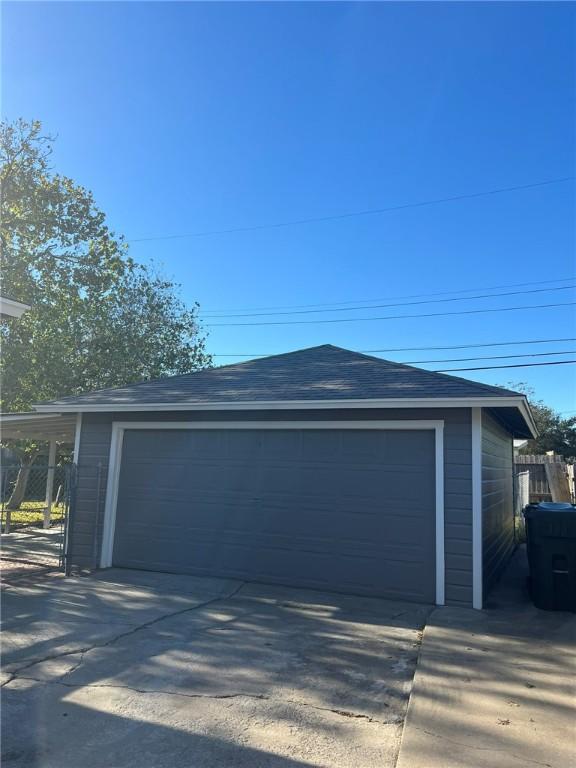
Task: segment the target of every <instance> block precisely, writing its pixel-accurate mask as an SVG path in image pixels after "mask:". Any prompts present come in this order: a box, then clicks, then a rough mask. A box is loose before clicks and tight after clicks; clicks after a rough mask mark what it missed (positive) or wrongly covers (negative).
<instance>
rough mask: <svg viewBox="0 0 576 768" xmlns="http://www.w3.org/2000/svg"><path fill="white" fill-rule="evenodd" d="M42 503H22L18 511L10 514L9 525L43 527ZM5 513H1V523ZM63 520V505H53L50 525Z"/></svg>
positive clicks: (15, 510)
mask: <svg viewBox="0 0 576 768" xmlns="http://www.w3.org/2000/svg"><path fill="white" fill-rule="evenodd" d="M44 507H45V505H44V503H43V502H42V501H23V502H22V504H20V507H19V508H18V509H14V510H12V512H11V517H10V520H11V525H12V526H13V527H17V526H22V525H43V523H44ZM6 515H7V512H6V510H3V511H2V522H3V523H4V521H5V520H6ZM63 518H64V504H53V505H52V514H51V516H50V521H51V523H52V524H53V523H55V522H60V521H61V520H62V519H63Z"/></svg>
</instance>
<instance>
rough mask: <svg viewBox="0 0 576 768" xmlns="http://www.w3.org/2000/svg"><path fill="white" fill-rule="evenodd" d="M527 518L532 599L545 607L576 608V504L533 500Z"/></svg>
mask: <svg viewBox="0 0 576 768" xmlns="http://www.w3.org/2000/svg"><path fill="white" fill-rule="evenodd" d="M524 520H525V522H526V543H527V548H528V564H529V566H530V596H531V597H532V602H533V603H534V605H535V606H536V607H537V608H542V609H543V610H545V611H574V612H576V507H575V506H573V505H572V504H562V503H554V502H541V503H540V504H529V505H528V506H527V507H526V509H525V510H524Z"/></svg>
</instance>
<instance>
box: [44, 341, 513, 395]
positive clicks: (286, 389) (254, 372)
mask: <svg viewBox="0 0 576 768" xmlns="http://www.w3.org/2000/svg"><path fill="white" fill-rule="evenodd" d="M510 396H518V393H516V392H511V391H510V390H507V389H503V388H501V387H492V386H489V385H488V384H480V383H478V382H475V381H469V380H468V379H462V378H459V377H456V376H449V375H447V374H443V373H433V372H431V371H425V370H422V369H421V368H414V367H413V366H409V365H403V364H402V363H395V362H391V361H389V360H382V359H381V358H378V357H372V356H370V355H365V354H361V353H359V352H352V351H350V350H347V349H342V348H341V347H335V346H332V345H331V344H324V345H322V346H319V347H310V348H308V349H301V350H298V351H296V352H288V353H285V354H281V355H273V356H271V357H264V358H259V359H256V360H249V361H247V362H244V363H235V364H232V365H226V366H222V367H219V368H208V369H204V370H201V371H196V372H194V373H188V374H183V375H180V376H172V377H169V378H163V379H155V380H153V381H145V382H141V383H140V384H132V385H128V386H124V387H118V388H116V389H103V390H98V391H96V392H89V393H87V394H84V395H78V396H73V397H63V398H59V399H57V400H51V401H49V402H48V403H46V402H45V403H42V405H43V406H46V405H53V406H55V407H57V406H61V405H62V406H71V405H78V406H80V407H81V406H88V405H89V406H96V405H98V406H100V405H101V406H110V410H113V409H114V407H115V406H121V405H139V404H147V405H153V404H158V405H165V404H175V405H176V404H181V405H193V404H195V403H198V404H199V403H215V404H217V403H225V402H226V403H229V402H259V401H261V402H270V401H298V400H303V401H309V400H373V399H383V400H385V399H404V398H406V399H408V398H453V397H454V398H459V397H473V398H483V397H510Z"/></svg>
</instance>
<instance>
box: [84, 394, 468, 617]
mask: <svg viewBox="0 0 576 768" xmlns="http://www.w3.org/2000/svg"><path fill="white" fill-rule="evenodd" d="M347 419H350V420H356V421H360V420H364V419H365V420H367V421H372V420H378V419H382V420H397V419H407V420H414V419H416V420H419V419H444V422H445V427H444V460H445V478H444V482H445V530H446V539H445V547H446V574H445V576H446V601H447V602H448V603H450V604H452V605H462V606H470V605H471V604H472V467H471V412H470V409H469V408H451V409H446V410H444V409H441V408H430V409H418V410H414V409H383V410H375V409H374V410H373V409H367V410H362V409H354V410H346V409H342V410H320V411H314V410H304V411H277V410H273V411H236V412H230V411H220V412H218V411H204V412H193V411H184V412H171V413H168V412H156V413H138V412H135V413H118V414H113V413H85V414H84V416H83V423H82V433H81V439H80V454H79V462H78V463H79V469H78V490H77V499H76V509H75V514H74V521H73V525H72V531H71V537H70V560H71V562H72V563H73V565H74V566H75V567H78V568H94V567H97V565H98V560H99V556H100V543H101V536H102V517H103V511H104V491H105V487H106V474H107V469H108V454H109V450H110V439H111V434H112V421H113V420H115V421H188V420H189V421H190V422H194V421H231V420H235V421H258V420H262V421H279V420H297V421H306V420H310V421H344V420H347ZM99 464H100V465H101V469H100V490H99V487H98V486H99V483H98V475H99V470H98V465H99Z"/></svg>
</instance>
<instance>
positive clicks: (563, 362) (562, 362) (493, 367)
mask: <svg viewBox="0 0 576 768" xmlns="http://www.w3.org/2000/svg"><path fill="white" fill-rule="evenodd" d="M574 363H576V360H556V361H554V362H549V363H515V364H514V365H487V366H485V367H480V368H444V369H442V370H440V371H431V373H450V372H452V371H494V370H496V369H497V368H534V367H535V366H539V365H573V364H574Z"/></svg>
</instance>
